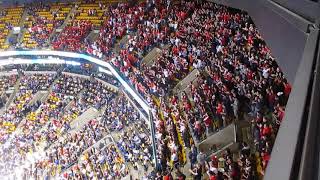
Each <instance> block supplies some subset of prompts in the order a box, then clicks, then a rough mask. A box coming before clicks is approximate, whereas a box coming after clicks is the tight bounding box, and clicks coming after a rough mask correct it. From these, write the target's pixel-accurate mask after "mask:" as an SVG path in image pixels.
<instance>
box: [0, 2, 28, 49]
mask: <svg viewBox="0 0 320 180" xmlns="http://www.w3.org/2000/svg"><path fill="white" fill-rule="evenodd" d="M23 10H24V9H23V8H22V7H15V8H6V9H5V12H4V14H2V16H0V49H8V48H9V45H8V44H6V40H7V37H8V35H9V33H10V30H12V28H13V27H18V26H19V23H20V18H21V16H22V13H23Z"/></svg>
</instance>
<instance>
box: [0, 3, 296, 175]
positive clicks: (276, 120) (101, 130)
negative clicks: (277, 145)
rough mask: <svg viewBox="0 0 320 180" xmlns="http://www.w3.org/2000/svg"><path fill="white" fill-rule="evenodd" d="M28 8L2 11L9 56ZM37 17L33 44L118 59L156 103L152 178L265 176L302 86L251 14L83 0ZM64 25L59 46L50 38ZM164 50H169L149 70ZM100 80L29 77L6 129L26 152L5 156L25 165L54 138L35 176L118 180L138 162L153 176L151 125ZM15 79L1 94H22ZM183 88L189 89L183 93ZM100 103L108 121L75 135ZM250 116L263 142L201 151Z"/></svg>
mask: <svg viewBox="0 0 320 180" xmlns="http://www.w3.org/2000/svg"><path fill="white" fill-rule="evenodd" d="M73 7H74V8H73ZM72 9H74V12H72V11H73V10H72ZM23 10H24V9H23V8H14V9H10V8H8V9H6V10H5V12H4V14H2V15H0V18H1V19H0V23H1V24H0V49H6V48H8V47H9V45H6V43H5V42H6V38H7V36H8V34H9V32H10V28H8V26H10V27H12V26H16V25H17V23H18V22H19V18H18V17H17V16H18V14H19V16H21V14H22V12H23ZM28 12H29V17H28V20H27V21H26V22H25V30H27V31H26V33H25V34H24V36H23V44H25V47H26V48H28V49H35V48H39V49H41V48H44V47H45V45H49V46H51V45H52V49H54V50H63V51H73V52H79V53H84V54H89V55H92V56H96V57H98V58H100V59H102V60H105V61H107V62H110V63H111V64H113V66H114V67H115V68H116V69H117V70H118V71H119V72H120V74H121V75H122V76H124V77H125V79H126V80H127V81H128V82H130V85H132V87H134V89H135V90H136V91H137V92H138V93H139V94H140V95H141V96H142V97H143V98H144V99H145V100H146V101H147V102H148V105H149V106H150V108H151V110H152V117H153V118H152V119H153V122H151V123H154V124H153V125H154V126H155V147H156V152H157V158H158V159H156V163H157V168H158V169H156V171H158V173H157V174H156V175H153V176H152V177H147V175H145V176H144V178H146V179H148V178H151V179H152V178H153V179H162V178H164V177H167V176H169V174H170V172H171V171H172V172H177V175H176V176H182V172H180V169H183V168H184V169H185V168H186V167H187V168H189V164H190V165H191V166H190V169H189V171H188V172H185V171H184V172H183V173H187V174H188V175H189V176H194V177H195V178H196V177H199V173H198V172H201V173H200V174H201V176H202V175H203V176H205V177H210V178H211V177H212V178H213V179H214V178H218V177H221V178H222V177H225V178H223V179H253V178H254V177H258V178H260V177H262V176H263V174H264V171H265V168H266V167H267V164H268V161H269V159H270V153H271V150H272V144H273V142H274V139H275V136H276V133H277V131H278V128H279V126H280V123H281V121H282V118H283V116H284V113H285V112H284V109H285V105H286V102H287V99H288V97H289V94H290V91H291V86H290V84H289V83H288V82H287V81H286V78H285V77H284V75H283V73H282V72H281V70H280V68H279V67H278V65H277V63H276V60H275V59H274V58H273V57H272V55H271V52H270V50H269V48H268V47H267V45H266V43H265V42H264V40H263V38H262V37H261V35H260V34H259V32H258V30H257V28H256V27H255V26H254V24H253V22H252V20H251V19H250V17H249V16H248V15H247V14H246V13H244V12H242V11H239V10H234V9H231V8H227V7H225V6H221V5H217V4H214V3H211V2H206V1H172V2H171V1H165V0H155V1H146V2H144V1H141V2H137V3H136V4H132V3H124V2H121V1H117V0H116V1H95V0H84V1H79V2H77V3H74V4H68V5H66V4H63V3H55V4H41V6H39V7H38V8H36V7H32V6H31V7H30V8H29V9H28ZM71 12H72V13H71ZM13 17H16V18H13ZM67 17H70V19H69V21H68V22H65V20H66V19H67ZM13 19H14V20H13ZM7 22H9V24H8V23H7ZM63 23H65V24H66V26H65V27H63V30H62V31H61V32H57V33H56V34H55V35H56V36H55V37H53V38H52V39H53V41H52V42H51V43H50V41H48V38H49V37H50V35H51V34H52V32H53V31H54V30H55V29H56V28H58V27H60V26H61V25H62V24H63ZM93 30H97V31H93ZM92 32H93V33H95V34H97V37H96V38H95V40H94V41H91V40H89V39H88V38H87V37H88V35H89V34H90V33H92ZM97 32H98V33H97ZM49 46H48V47H46V48H50V47H49ZM154 50H157V51H158V52H159V55H158V56H157V57H151V59H150V60H149V62H148V63H147V64H146V63H144V58H145V57H146V56H147V55H149V53H151V52H153V51H154ZM83 73H85V72H83ZM80 74H81V71H80ZM92 78H93V77H88V78H87V79H85V78H80V77H76V76H69V75H66V74H64V73H62V74H60V75H59V76H58V77H55V76H54V77H48V76H41V75H35V76H31V77H27V76H23V77H22V78H21V79H20V80H19V81H20V86H19V87H20V89H19V91H18V92H17V93H16V95H15V98H14V100H13V102H12V104H11V105H10V106H9V109H8V110H7V111H6V112H7V114H6V115H3V116H1V129H0V134H1V143H3V144H5V143H6V142H9V143H10V142H12V141H13V140H16V141H17V142H18V143H17V144H18V145H17V146H14V147H13V146H12V145H11V146H8V147H6V148H4V150H1V151H0V154H1V152H2V153H5V152H10V154H9V155H12V158H18V160H17V161H19V162H23V160H24V159H26V158H28V157H29V154H30V152H31V151H37V150H38V149H41V146H42V145H43V144H44V143H43V142H45V144H46V145H45V147H46V148H47V149H46V148H44V149H45V152H46V153H44V154H45V155H43V156H44V157H43V159H40V160H39V159H38V160H37V161H36V162H34V163H32V165H31V166H32V168H31V170H30V169H29V170H28V172H26V174H27V175H28V176H29V177H34V178H36V177H46V176H53V177H58V176H59V177H60V176H62V178H63V179H70V178H71V179H72V178H76V179H77V178H79V179H81V178H82V179H87V178H93V177H96V178H97V179H102V178H103V177H105V178H107V179H115V178H124V177H125V176H127V175H128V173H129V172H130V171H131V168H132V167H133V169H139V168H141V167H142V166H143V167H144V171H145V172H147V171H150V169H152V170H153V168H150V166H154V164H153V162H151V158H152V155H151V145H152V143H151V139H150V131H149V127H148V125H147V124H148V123H146V120H145V119H144V118H143V117H142V116H141V115H140V114H139V113H138V112H137V110H136V109H135V108H134V107H133V106H132V105H131V104H130V102H128V100H127V99H126V97H125V96H124V95H123V94H122V93H119V94H118V93H117V92H115V91H114V90H112V88H110V87H109V86H107V85H104V84H103V83H101V82H100V81H97V80H93V79H92ZM98 78H99V77H98ZM16 79H17V78H13V80H7V79H6V78H2V79H0V90H1V91H2V92H4V91H5V90H7V89H8V87H12V86H13V84H15V82H16ZM100 79H104V78H103V77H100ZM106 79H108V78H106ZM189 79H192V80H191V81H189ZM184 82H188V84H189V85H185V84H184V86H185V87H184V88H180V85H181V84H183V83H184ZM7 84H9V85H7ZM115 84H116V85H118V84H119V83H115ZM40 90H48V93H49V94H48V96H47V97H46V98H45V101H44V102H42V103H41V105H40V104H38V103H35V104H30V103H29V102H30V101H31V100H32V99H33V98H34V97H35V94H36V93H37V92H38V91H40ZM90 108H94V109H95V110H96V111H97V112H98V113H102V114H101V116H99V117H96V118H93V119H90V121H88V122H85V125H84V126H83V127H81V128H80V129H79V130H78V131H76V132H73V128H72V127H71V126H72V125H71V124H72V123H73V122H76V121H77V119H78V118H79V117H80V116H81V115H82V114H84V113H85V111H87V110H88V109H90ZM25 109H27V110H25ZM17 117H19V118H17ZM239 121H242V122H246V123H247V124H249V125H248V126H249V128H250V129H251V131H252V133H251V134H252V137H251V139H252V142H238V143H239V144H240V147H239V151H237V152H236V153H235V154H233V152H231V151H230V150H229V149H227V150H226V151H225V152H222V153H218V152H217V151H215V152H206V153H208V154H211V153H214V154H213V155H212V156H208V154H204V153H203V152H202V149H197V148H196V147H197V145H199V144H200V143H202V142H205V141H207V140H208V139H209V138H210V137H211V136H214V135H215V133H216V132H219V131H221V130H223V129H224V128H225V127H227V126H229V125H230V124H231V123H238V122H239ZM20 126H21V127H20ZM17 127H19V128H21V131H17V130H16V128H17ZM15 131H16V132H18V133H17V134H15V133H13V132H15ZM10 134H14V136H13V137H12V138H10V137H11V136H10ZM108 136H114V137H113V138H114V139H113V141H114V142H110V143H107V144H103V143H102V144H103V145H102V146H101V147H100V145H99V143H98V142H100V141H104V140H105V139H107V138H106V137H108ZM12 139H13V140H12ZM23 139H28V141H26V142H24V141H23ZM248 144H249V145H248ZM97 146H99V147H97ZM4 160H6V161H10V157H3V161H4ZM11 161H12V159H11ZM11 161H10V162H11ZM13 167H14V165H10V168H11V170H12V169H13ZM205 171H206V173H202V172H205ZM40 172H41V173H40ZM178 172H179V173H178ZM40 174H41V175H40ZM256 174H258V175H256Z"/></svg>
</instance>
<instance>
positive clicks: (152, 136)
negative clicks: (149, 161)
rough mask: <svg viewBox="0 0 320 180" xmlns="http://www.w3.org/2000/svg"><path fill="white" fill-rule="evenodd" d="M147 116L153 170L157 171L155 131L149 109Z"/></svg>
mask: <svg viewBox="0 0 320 180" xmlns="http://www.w3.org/2000/svg"><path fill="white" fill-rule="evenodd" d="M148 116H149V117H148V118H149V122H150V131H151V140H152V151H153V153H152V154H153V161H154V166H155V169H158V161H157V145H156V136H155V134H156V131H155V128H154V123H153V116H152V112H151V109H149V112H148Z"/></svg>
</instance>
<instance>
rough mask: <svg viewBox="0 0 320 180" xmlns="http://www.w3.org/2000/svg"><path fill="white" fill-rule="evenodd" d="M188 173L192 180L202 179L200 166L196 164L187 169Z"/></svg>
mask: <svg viewBox="0 0 320 180" xmlns="http://www.w3.org/2000/svg"><path fill="white" fill-rule="evenodd" d="M189 172H190V173H191V175H192V176H193V179H194V180H201V178H202V168H201V165H200V164H199V163H197V164H196V165H195V166H194V168H192V169H189Z"/></svg>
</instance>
